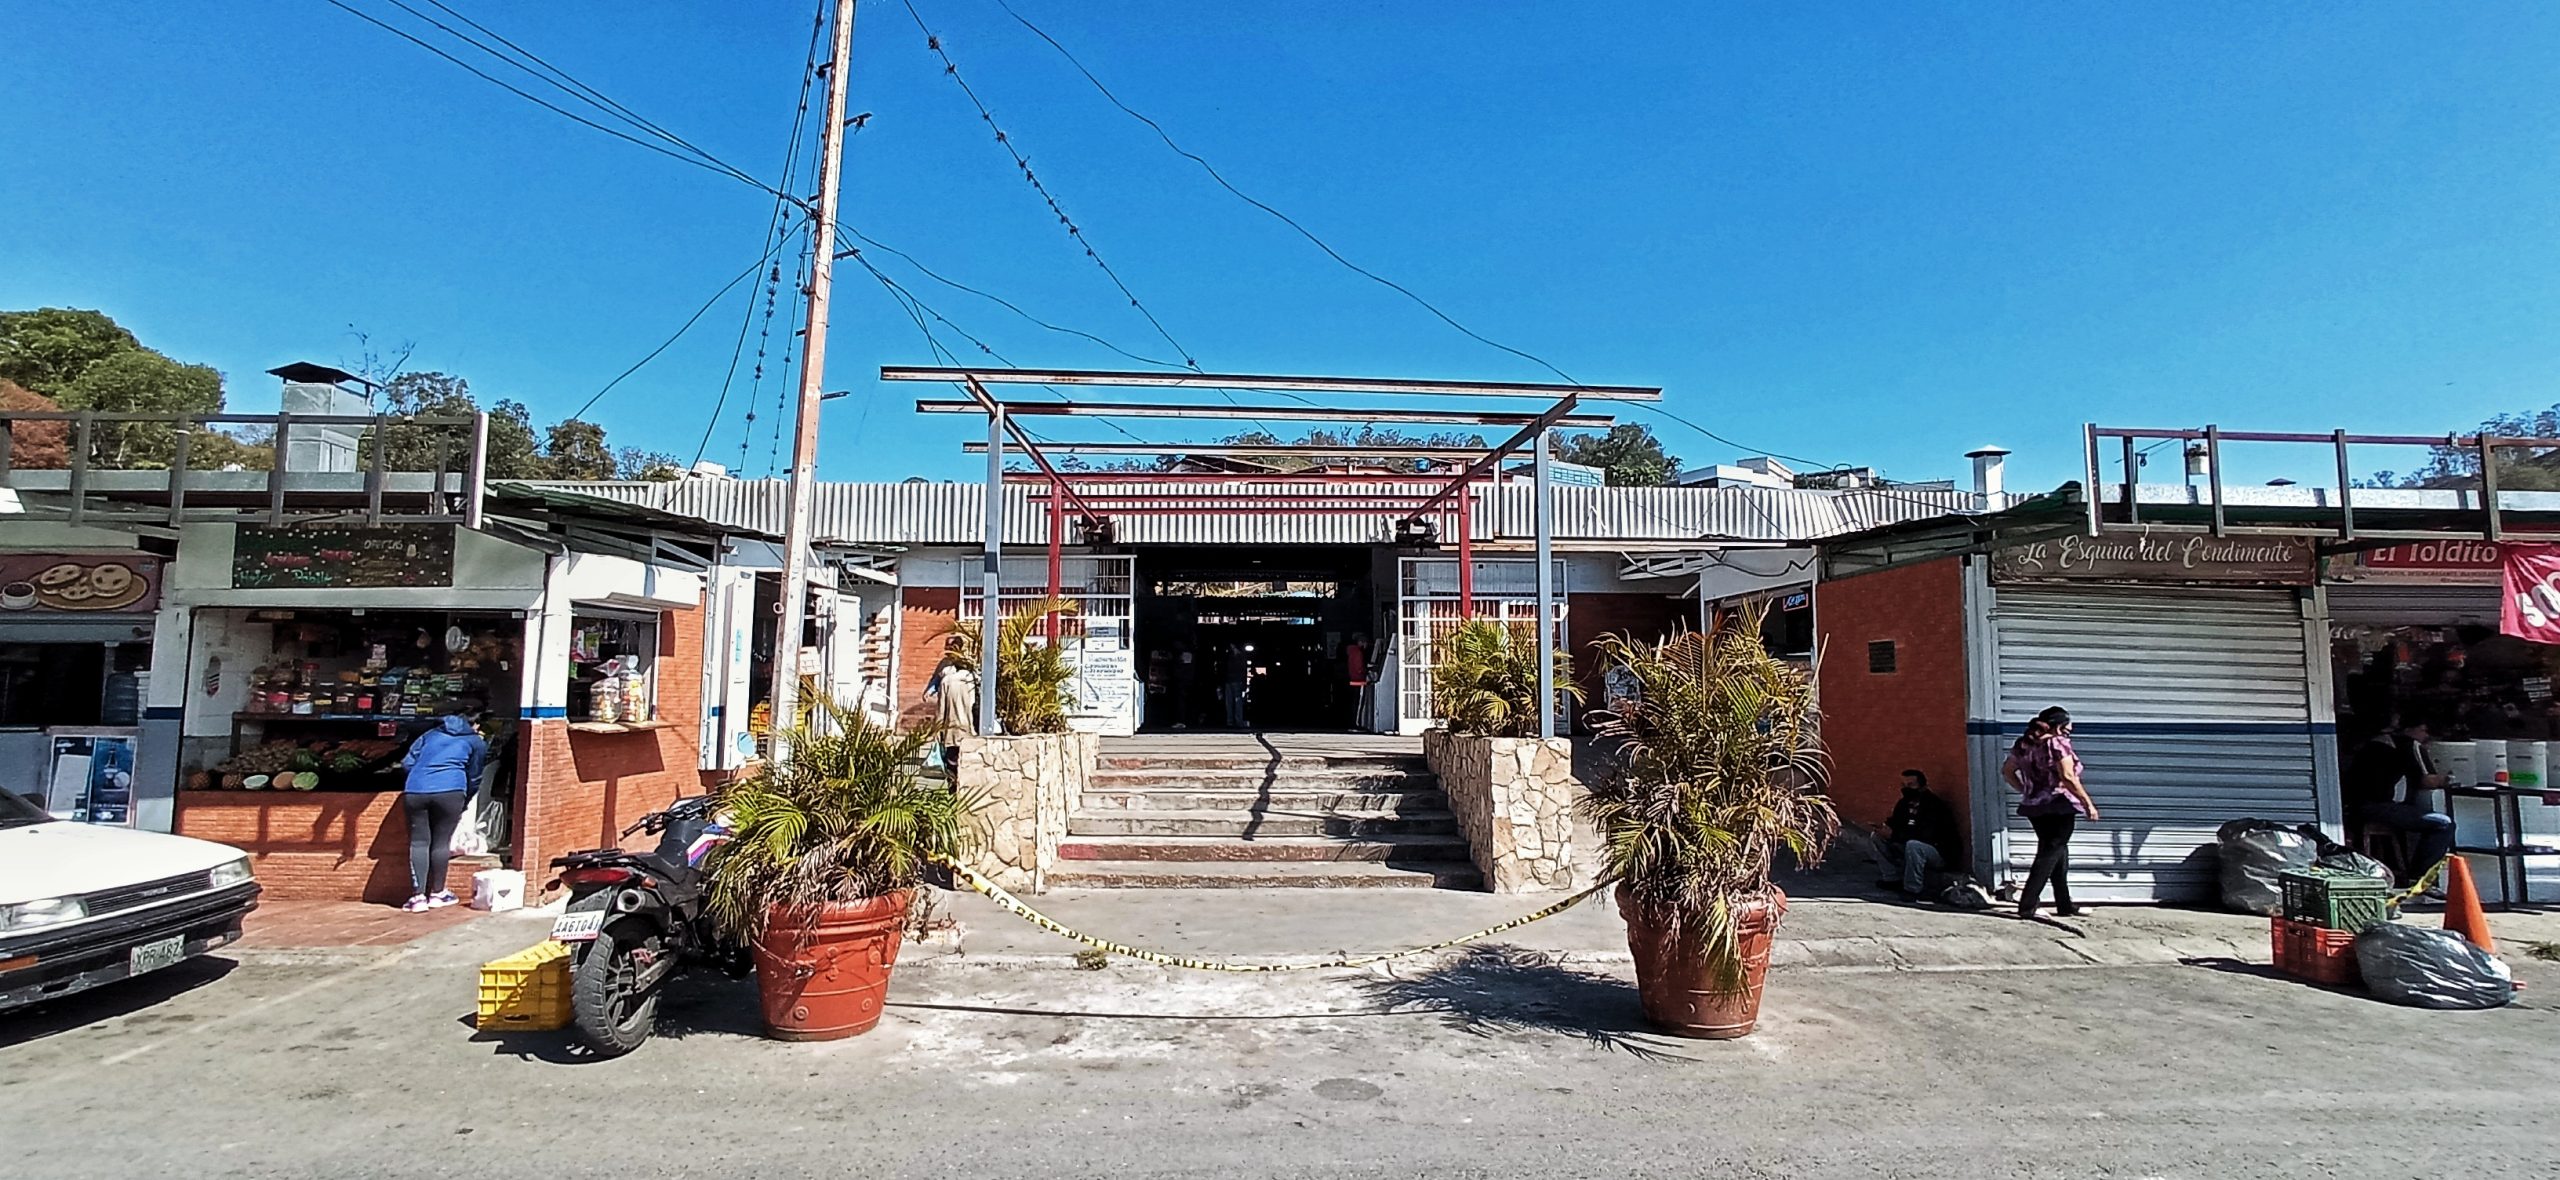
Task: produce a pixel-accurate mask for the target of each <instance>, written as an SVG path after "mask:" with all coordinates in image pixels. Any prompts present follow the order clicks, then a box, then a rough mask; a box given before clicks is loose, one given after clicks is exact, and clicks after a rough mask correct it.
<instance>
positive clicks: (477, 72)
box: [321, 0, 779, 192]
mask: <svg viewBox="0 0 2560 1180" xmlns="http://www.w3.org/2000/svg"><path fill="white" fill-rule="evenodd" d="M321 2H322V3H324V4H327V5H329V6H330V7H332V8H336V9H338V10H340V11H342V12H345V13H346V14H347V15H349V16H353V17H355V18H356V19H358V20H361V21H363V22H365V23H366V24H369V25H372V26H374V27H375V28H378V29H381V30H383V31H384V32H387V33H390V34H391V35H393V36H395V37H398V38H400V39H401V40H403V41H407V42H409V43H410V44H412V45H415V46H417V47H418V48H420V49H424V50H426V51H427V52H429V53H432V54H434V55H436V56H437V57H441V58H443V59H445V60H446V61H449V62H452V63H453V64H454V65H457V66H460V67H462V69H463V70H464V71H466V72H468V73H470V74H471V75H472V76H474V77H477V78H479V79H480V80H481V81H484V82H487V83H489V84H490V85H492V86H496V87H498V88H499V89H501V90H504V91H506V92H508V93H509V94H513V95H515V96H516V97H518V98H521V99H523V100H525V101H526V102H529V103H532V104H534V105H535V106H538V107H541V108H542V109H544V110H547V111H550V112H551V113H553V114H555V115H558V116H560V117H561V118H564V119H567V120H569V121H570V122H573V123H578V124H581V125H583V126H586V127H591V128H593V129H595V130H597V131H601V132H603V133H605V134H607V135H610V136H612V137H614V138H615V139H619V140H622V141H623V142H625V143H630V144H633V145H636V146H639V147H643V148H646V149H648V150H650V151H653V152H656V153H658V154H659V155H662V156H665V157H667V158H668V159H671V160H676V161H679V162H681V163H685V164H690V165H692V166H694V167H696V168H700V169H703V170H704V171H706V172H714V173H718V174H719V175H722V176H727V177H730V178H731V179H734V180H738V181H741V182H743V183H745V184H748V185H751V186H753V187H755V188H758V189H762V190H764V191H766V192H776V191H779V190H776V189H775V188H774V187H773V186H772V185H769V184H766V183H765V182H763V181H761V180H757V179H756V178H755V177H753V176H750V175H748V174H746V173H744V172H741V171H738V170H737V169H736V168H733V167H731V166H729V165H728V164H725V163H722V162H720V161H718V160H716V159H710V158H705V157H701V156H694V155H687V154H685V153H684V152H679V151H676V150H674V149H672V148H669V147H667V146H665V145H664V144H662V143H652V142H650V141H649V140H646V139H642V138H640V137H639V136H636V135H633V134H630V133H629V132H626V131H621V130H618V129H616V128H612V127H607V126H605V125H604V124H602V123H599V122H596V121H595V120H593V119H590V118H587V117H586V116H584V115H581V114H578V113H577V112H575V111H571V110H568V109H567V108H564V107H562V106H560V105H559V104H557V103H554V102H551V101H550V100H548V99H545V98H542V97H541V96H539V95H536V94H533V93H531V92H529V91H527V90H525V89H524V88H522V87H519V86H517V85H515V84H514V83H511V82H508V81H506V80H504V79H502V78H499V77H497V76H495V75H493V74H490V73H489V72H488V71H486V70H483V69H481V68H480V67H478V66H475V65H472V64H471V63H469V62H467V61H464V60H462V59H461V58H458V57H455V56H454V55H452V54H450V53H447V52H445V51H444V50H443V49H440V48H438V47H436V46H434V45H431V44H429V43H428V42H427V41H426V40H425V39H423V38H420V37H418V36H417V35H415V34H413V33H410V32H409V31H408V30H406V29H402V28H399V27H398V26H395V25H392V24H390V23H388V22H385V21H383V20H382V19H380V18H378V17H376V16H374V15H373V14H371V13H368V12H364V11H362V10H360V9H357V8H355V7H353V6H351V5H349V4H347V3H345V0H321ZM413 11H414V10H413ZM429 23H431V24H432V23H435V22H433V21H429ZM438 27H440V28H441V27H443V26H441V25H439V26H438ZM499 60H502V61H508V60H510V59H508V58H506V57H504V56H503V55H500V57H499ZM518 68H524V67H522V66H521V65H519V66H518ZM553 85H554V86H555V87H557V86H558V84H557V83H554V84H553ZM590 105H593V104H590Z"/></svg>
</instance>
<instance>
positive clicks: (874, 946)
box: [709, 698, 978, 1040]
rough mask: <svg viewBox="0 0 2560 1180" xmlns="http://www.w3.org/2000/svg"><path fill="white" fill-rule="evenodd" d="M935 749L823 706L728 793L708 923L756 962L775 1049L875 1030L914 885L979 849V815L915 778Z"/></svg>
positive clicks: (922, 735)
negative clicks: (773, 757)
mask: <svg viewBox="0 0 2560 1180" xmlns="http://www.w3.org/2000/svg"><path fill="white" fill-rule="evenodd" d="M932 740H933V736H932V733H931V732H930V731H929V730H923V729H917V730H912V731H902V730H896V729H891V728H888V727H885V726H882V725H878V724H875V723H874V722H872V721H870V720H869V719H868V718H866V717H864V716H863V714H862V712H861V711H860V710H859V709H855V708H852V707H850V706H847V705H844V704H842V703H839V702H836V701H832V700H827V699H824V698H819V699H816V700H814V701H812V702H810V704H809V705H808V707H806V708H804V709H803V710H802V711H801V714H800V717H799V719H798V721H797V722H796V723H795V724H793V725H792V726H791V727H790V728H789V729H787V730H786V731H784V737H783V742H784V747H783V748H784V750H785V751H786V753H784V755H783V756H782V757H781V758H780V759H779V760H777V761H774V762H768V763H766V764H765V766H764V768H763V769H762V770H760V771H759V772H757V774H756V775H755V776H754V777H753V778H750V779H748V780H746V781H745V782H742V783H739V784H737V785H735V786H732V787H730V788H729V789H728V790H727V791H725V792H723V793H722V796H721V804H722V809H723V812H724V814H725V816H726V819H727V822H728V824H729V827H730V829H731V831H732V833H733V835H732V837H731V839H730V840H729V842H728V843H727V844H725V845H723V846H721V847H720V848H719V849H718V850H716V851H715V852H714V853H713V855H712V858H711V861H710V865H709V872H710V878H711V884H710V888H711V896H710V907H711V913H712V917H713V918H714V919H715V920H716V921H718V922H719V923H720V925H721V927H722V928H723V929H724V930H726V931H727V932H728V933H729V934H730V935H732V936H733V937H736V938H738V939H739V940H741V941H743V942H745V943H746V944H747V945H748V946H749V947H751V948H752V949H753V950H754V952H755V962H756V984H757V988H758V990H759V991H760V992H761V993H762V995H763V1000H764V1018H765V1025H766V1027H767V1028H768V1029H770V1030H771V1031H772V1034H773V1035H774V1036H775V1037H778V1038H780V1039H783V1040H832V1039H835V1038H839V1037H849V1036H854V1035H856V1034H858V1033H863V1032H868V1031H870V1029H871V1027H872V1026H873V1025H876V1024H878V1023H879V1022H880V1011H881V1003H882V1000H883V999H884V997H885V996H886V995H887V992H888V987H889V969H890V967H891V966H893V965H894V964H896V962H897V961H898V948H899V945H900V943H901V942H902V941H903V939H904V936H905V928H906V919H907V910H908V906H909V903H910V901H911V900H912V897H913V893H914V889H915V887H916V884H917V883H918V881H919V880H921V879H922V877H923V875H924V872H925V869H926V867H927V866H928V865H930V864H932V863H933V862H935V861H937V860H941V859H944V858H956V857H959V856H961V855H963V854H965V853H967V852H969V851H970V850H972V849H973V848H975V847H976V843H977V840H978V830H977V820H976V817H975V813H976V811H977V803H976V801H975V800H973V799H970V798H968V797H967V796H965V795H963V794H961V793H960V792H958V791H957V790H956V789H954V787H953V786H952V785H951V784H950V783H948V782H945V781H943V780H940V779H927V778H924V777H921V776H920V775H919V774H918V773H917V771H918V769H919V767H920V765H921V756H922V754H923V752H924V748H925V745H926V744H927V743H928V742H930V741H932Z"/></svg>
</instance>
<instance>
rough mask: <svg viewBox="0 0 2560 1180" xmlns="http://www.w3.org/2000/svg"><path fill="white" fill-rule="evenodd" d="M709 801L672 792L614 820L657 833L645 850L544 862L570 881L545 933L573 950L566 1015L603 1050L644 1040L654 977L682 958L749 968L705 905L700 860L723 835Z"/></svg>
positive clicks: (674, 968)
mask: <svg viewBox="0 0 2560 1180" xmlns="http://www.w3.org/2000/svg"><path fill="white" fill-rule="evenodd" d="M717 810H718V809H717V805H716V804H715V803H714V802H713V800H712V799H711V797H710V796H708V795H698V796H694V797H692V798H687V799H679V800H676V801H675V802H674V803H673V804H670V805H669V806H668V807H667V809H666V810H664V811H655V812H651V813H649V814H648V815H644V816H642V817H640V820H639V822H637V823H634V824H632V825H631V826H630V827H628V828H625V829H623V831H622V837H623V839H626V840H627V839H629V838H630V837H631V834H632V833H634V832H646V833H648V834H650V835H653V836H656V837H658V843H657V846H656V847H655V848H654V849H652V850H650V851H647V852H632V851H628V850H626V849H622V848H599V849H593V850H590V851H586V852H572V853H570V854H568V855H567V856H563V857H560V858H559V859H557V860H554V861H552V862H551V864H552V867H553V868H556V869H559V870H560V876H559V879H558V881H557V884H560V885H563V886H566V887H567V888H568V890H569V904H568V907H567V909H565V910H564V911H563V912H562V913H561V915H560V917H559V919H558V920H557V921H555V922H554V923H553V924H552V927H551V937H553V938H555V939H557V940H559V941H561V942H564V943H567V944H569V946H570V947H571V948H573V950H574V952H575V959H574V962H573V965H572V968H571V974H570V988H569V995H570V1010H571V1013H572V1020H573V1023H574V1024H575V1025H576V1026H577V1029H578V1032H579V1034H580V1035H582V1036H583V1037H585V1038H586V1041H587V1043H588V1044H589V1045H591V1046H593V1047H594V1048H595V1050H596V1052H598V1053H600V1054H602V1055H604V1056H607V1057H618V1056H620V1055H622V1054H624V1053H628V1052H630V1051H632V1050H634V1049H637V1048H639V1047H640V1046H641V1044H642V1043H643V1042H645V1041H647V1040H648V1039H649V1034H650V1033H651V1032H652V1031H654V1030H655V1029H656V1027H657V1019H658V996H659V994H660V991H661V990H662V985H663V984H665V983H666V981H667V980H668V979H669V978H671V977H673V976H674V975H675V974H676V973H677V972H678V971H680V970H682V969H683V968H684V967H685V966H687V965H689V964H696V963H701V964H709V965H712V966H716V967H718V968H720V970H722V971H723V972H725V973H727V974H728V975H729V976H730V977H731V978H744V977H745V975H746V974H747V972H748V971H749V970H751V969H752V968H753V960H752V959H751V958H750V957H749V955H748V953H747V949H746V948H745V947H744V946H741V945H739V944H737V943H736V942H735V941H733V940H730V939H727V938H724V937H722V936H721V935H720V932H719V931H718V929H717V928H716V927H715V926H714V924H713V923H712V921H711V917H710V914H709V905H708V901H709V890H710V882H709V880H708V878H707V877H706V876H705V875H704V874H703V872H702V867H701V866H702V863H703V860H704V858H705V857H707V856H708V855H709V854H710V852H711V850H712V849H714V848H716V847H718V846H719V845H720V844H722V843H725V842H727V839H728V831H727V829H726V828H725V827H723V826H721V824H720V823H719V817H718V815H717Z"/></svg>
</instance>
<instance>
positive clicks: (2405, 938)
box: [2356, 922, 2516, 1008]
mask: <svg viewBox="0 0 2560 1180" xmlns="http://www.w3.org/2000/svg"><path fill="white" fill-rule="evenodd" d="M2356 967H2357V968H2358V969H2359V970H2361V971H2363V972H2364V986H2365V990H2366V991H2369V992H2372V993H2373V994H2374V996H2375V998H2377V999H2384V1000H2389V1001H2391V1002H2392V1003H2394V1004H2407V1005H2409V1006H2411V1007H2413V1008H2498V1007H2503V1006H2505V1005H2507V1004H2509V1003H2512V1002H2513V1001H2514V1000H2515V998H2516V981H2515V976H2514V975H2512V974H2510V973H2509V972H2508V971H2507V965H2506V964H2505V963H2502V962H2500V961H2498V959H2497V958H2496V957H2495V956H2492V955H2490V954H2489V953H2488V952H2486V951H2483V950H2481V949H2480V948H2479V947H2476V946H2473V945H2471V942H2470V940H2468V939H2465V938H2464V937H2462V936H2461V935H2459V934H2456V933H2454V932H2453V931H2450V930H2433V929H2429V928H2427V927H2425V926H2403V925H2400V924H2398V923H2391V922H2386V923H2384V924H2382V925H2380V926H2376V927H2374V928H2373V929H2371V930H2367V931H2365V932H2364V933H2362V934H2359V935H2357V936H2356Z"/></svg>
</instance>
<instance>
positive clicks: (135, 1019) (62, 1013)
mask: <svg viewBox="0 0 2560 1180" xmlns="http://www.w3.org/2000/svg"><path fill="white" fill-rule="evenodd" d="M239 966H240V964H239V963H238V962H236V961H234V960H231V959H228V958H223V957H221V956H220V955H219V953H217V954H213V955H200V956H197V957H196V958H192V959H188V960H186V961H185V962H182V963H177V964H174V965H172V966H169V967H165V968H162V969H161V970H158V971H154V972H152V973H151V974H149V975H145V976H143V977H141V978H139V979H126V980H119V981H117V982H115V983H110V984H107V985H106V986H104V987H96V988H91V989H89V990H88V991H85V992H80V993H78V994H76V995H69V996H64V997H63V998H61V999H59V1000H47V1001H44V1002H43V1003H40V1004H33V1005H29V1006H28V1007H25V1008H19V1009H15V1010H12V1011H9V1012H5V1013H0V1049H6V1048H9V1047H11V1046H14V1045H23V1044H26V1043H28V1042H30V1041H40V1040H43V1039H44V1038H46V1037H50V1036H54V1035H56V1034H59V1033H66V1032H69V1031H71V1030H73V1029H76V1028H80V1027H82V1026H84V1025H90V1024H95V1023H97V1022H99V1021H101V1020H114V1019H116V1018H118V1017H130V1018H131V1022H132V1023H135V1024H142V1023H147V1022H152V1021H157V1020H160V1019H162V1018H161V1017H160V1016H158V1015H156V1014H154V1013H152V1012H150V1011H148V1009H150V1008H153V1007H155V1006H157V1005H159V1004H162V1003H164V1002H166V1001H168V1000H171V999H174V998H176V997H178V996H181V995H184V994H186V993H188V992H191V991H194V990H195V989H197V988H200V987H204V986H207V985H209V984H212V983H216V982H219V981H220V980H221V979H222V977H223V976H226V975H229V974H231V972H232V971H233V970H234V969H236V968H238V967H239ZM168 1019H171V1020H194V1019H196V1018H195V1017H194V1016H193V1015H183V1016H172V1017H168Z"/></svg>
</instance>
